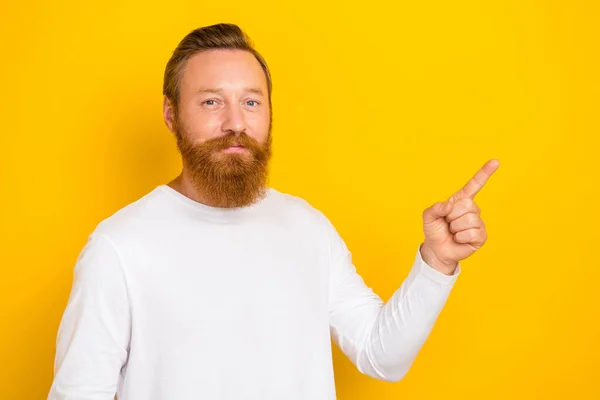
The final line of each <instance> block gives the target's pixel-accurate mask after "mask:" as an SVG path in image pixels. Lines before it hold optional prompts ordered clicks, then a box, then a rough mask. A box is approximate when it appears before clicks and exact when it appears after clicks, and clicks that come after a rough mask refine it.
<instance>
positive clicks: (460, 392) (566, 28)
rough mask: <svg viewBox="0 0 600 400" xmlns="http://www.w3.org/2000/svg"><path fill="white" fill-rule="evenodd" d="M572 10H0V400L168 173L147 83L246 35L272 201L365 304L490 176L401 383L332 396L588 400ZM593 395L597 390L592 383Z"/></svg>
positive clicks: (592, 31)
mask: <svg viewBox="0 0 600 400" xmlns="http://www.w3.org/2000/svg"><path fill="white" fill-rule="evenodd" d="M597 4H598V3H596V2H594V1H592V0H590V1H562V2H559V1H548V0H544V1H537V2H525V1H517V0H514V1H498V2H488V1H483V0H482V1H444V0H437V1H431V2H414V1H410V2H408V1H406V2H401V3H400V4H397V3H396V2H391V1H390V2H384V1H380V0H377V1H370V2H368V3H366V4H363V3H354V4H352V3H349V2H347V1H338V2H337V3H334V2H325V1H322V0H320V1H314V0H310V1H302V2H297V3H287V2H283V1H274V0H273V1H259V2H248V1H220V2H219V1H212V2H208V1H177V0H173V1H168V2H154V3H153V4H148V2H146V1H127V2H125V1H124V2H117V1H102V2H99V1H98V2H94V3H90V2H80V1H52V2H50V1H47V2H44V1H39V0H32V1H25V2H6V4H4V5H3V7H2V14H1V16H0V34H1V36H2V40H1V41H0V43H1V46H2V47H1V52H0V55H1V57H2V60H1V62H0V79H1V86H0V87H1V89H2V99H1V107H0V110H1V112H2V134H1V135H0V179H1V190H2V192H1V193H2V195H1V198H0V205H1V207H0V210H1V211H0V246H1V249H0V250H1V251H0V268H1V270H0V273H1V274H0V305H1V308H0V343H1V345H0V346H1V347H0V357H1V363H0V398H2V399H42V398H45V396H46V395H47V392H48V388H49V386H50V383H51V379H52V363H53V359H54V344H55V338H56V331H57V327H58V323H59V321H60V317H61V315H62V312H63V309H64V306H65V305H66V300H67V297H68V293H69V290H70V287H71V279H72V270H73V266H74V261H75V258H76V256H77V254H78V253H79V251H80V250H81V248H82V246H83V244H84V243H85V240H86V237H87V235H88V234H89V233H90V232H91V230H92V229H93V228H94V227H95V225H96V224H97V223H98V222H99V221H100V220H102V219H104V218H106V217H108V216H109V215H110V214H112V213H113V212H115V211H116V210H118V209H119V208H121V207H123V206H124V205H126V204H128V203H129V202H132V201H133V200H136V199H137V198H139V197H141V196H142V195H144V194H145V193H147V192H149V191H150V190H152V189H153V188H154V187H155V186H156V185H158V184H161V183H165V182H167V181H168V180H170V179H171V178H172V177H173V176H175V174H176V173H177V172H178V171H179V167H180V163H179V158H178V154H177V151H176V148H175V143H174V140H173V138H172V136H171V135H170V134H169V133H168V131H167V129H166V127H165V126H164V123H163V121H162V115H161V100H162V95H161V88H162V77H163V70H164V66H165V64H166V62H167V60H168V58H169V56H170V54H171V51H172V50H173V49H174V47H175V46H176V44H177V43H178V41H179V40H180V39H181V38H182V37H183V36H184V35H185V34H187V33H188V32H189V31H190V30H192V29H194V28H196V27H199V26H202V25H208V24H213V23H217V22H224V21H225V22H234V23H237V24H239V25H240V26H241V27H242V28H243V29H245V30H246V31H247V32H248V33H249V34H250V36H251V37H252V38H253V40H254V42H255V43H256V46H257V48H258V49H259V51H261V52H262V53H263V55H264V56H265V57H266V59H267V61H268V63H269V65H270V67H271V69H272V75H273V79H274V93H273V102H274V135H275V142H274V146H275V156H274V159H273V164H272V169H271V170H272V175H271V185H272V186H273V187H275V188H277V189H279V190H281V191H284V192H289V193H292V194H295V195H299V196H302V197H304V198H306V199H307V200H309V201H310V202H311V203H312V204H313V205H314V206H316V207H317V208H319V209H321V210H322V211H323V212H325V213H326V215H328V216H329V217H330V219H331V220H332V221H333V222H334V224H335V225H336V227H337V228H338V229H339V230H340V232H341V233H342V235H343V237H344V238H345V240H346V242H347V243H348V246H349V247H350V249H351V250H352V252H353V255H354V260H355V263H356V265H357V268H358V270H359V272H360V273H361V275H363V277H364V279H365V281H366V282H367V283H368V284H369V285H370V286H372V287H373V288H374V289H375V291H376V292H377V293H378V294H380V295H381V297H382V298H384V299H386V300H387V298H389V296H390V295H391V294H392V293H393V291H394V290H395V289H396V288H397V287H398V286H399V285H400V283H401V282H402V280H403V279H404V277H405V276H406V274H407V272H408V270H409V268H410V266H411V264H412V261H413V259H414V256H415V252H416V249H417V246H418V244H419V243H420V242H421V241H422V238H423V237H422V226H421V223H422V221H421V212H422V211H423V209H425V208H426V207H428V206H430V205H431V204H433V203H434V202H435V201H440V200H445V199H446V198H447V197H448V196H450V195H451V194H452V193H453V192H454V191H455V190H457V189H459V188H460V187H461V186H462V185H463V184H464V183H465V182H466V181H467V180H468V179H469V178H471V176H472V175H473V174H474V173H475V172H476V171H477V169H478V168H480V167H481V166H482V165H483V163H484V162H485V161H487V160H488V159H490V158H497V159H499V160H500V162H501V166H500V168H499V170H498V171H497V172H496V174H495V175H494V176H493V177H492V178H491V180H490V181H489V182H488V185H487V186H486V187H485V188H484V189H483V191H482V192H481V193H480V194H479V195H478V196H477V198H476V200H477V203H478V204H479V206H480V207H481V209H482V217H483V218H484V220H485V221H486V224H487V229H488V232H489V239H488V242H487V243H486V245H485V246H484V247H483V248H482V249H481V250H480V251H478V252H476V253H475V254H474V255H473V256H472V257H470V258H469V259H467V260H464V261H463V264H462V265H463V268H464V269H463V271H464V273H463V275H462V276H461V278H460V279H459V281H458V282H457V285H456V287H455V288H454V291H453V293H452V295H451V297H450V299H449V301H448V303H447V306H446V308H445V309H444V311H443V312H442V314H441V316H440V318H439V320H438V322H437V324H436V326H435V328H434V330H433V332H432V334H431V335H430V337H429V340H428V341H427V343H426V344H425V346H424V348H423V350H422V352H421V353H420V354H419V356H418V358H417V360H416V362H415V364H414V365H413V368H412V369H411V371H410V372H409V374H408V375H407V376H406V377H405V379H403V380H402V381H401V382H400V383H396V384H391V383H386V382H379V381H376V380H374V379H371V378H368V377H365V376H362V375H360V374H359V373H358V372H357V371H356V369H355V368H354V367H353V366H352V365H351V364H350V362H349V361H348V360H347V359H346V358H345V357H344V356H343V355H342V354H341V352H340V351H339V350H337V348H336V351H335V354H334V355H335V369H336V383H337V390H338V398H339V399H348V400H350V399H432V398H437V399H440V398H444V399H567V398H568V399H592V398H600V388H599V386H598V383H597V380H598V375H599V373H600V361H599V360H600V344H599V341H600V311H599V309H600V307H599V305H600V300H599V293H600V289H599V286H598V283H599V282H600V253H599V249H600V243H599V242H600V233H599V227H600V219H599V217H598V216H599V214H600V201H599V200H598V199H599V195H600V190H599V186H600V185H599V184H600V176H599V175H600V174H599V172H600V168H599V167H598V163H599V160H598V158H599V157H598V153H599V151H600V141H599V139H598V134H599V128H600V117H599V114H600V112H599V107H600V78H599V76H600V75H599V74H600V72H599V71H600V58H599V48H598V43H599V42H598V39H599V36H600V28H599V26H600V13H599V7H598V5H597ZM595 382H596V383H595Z"/></svg>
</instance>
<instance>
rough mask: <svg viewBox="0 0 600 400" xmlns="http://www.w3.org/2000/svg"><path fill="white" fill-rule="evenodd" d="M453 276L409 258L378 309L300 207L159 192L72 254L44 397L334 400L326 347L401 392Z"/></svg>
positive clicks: (314, 216) (322, 229)
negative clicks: (223, 204)
mask: <svg viewBox="0 0 600 400" xmlns="http://www.w3.org/2000/svg"><path fill="white" fill-rule="evenodd" d="M390 268H394V266H390ZM459 273H460V266H459V268H458V269H457V271H456V273H455V274H454V275H452V276H448V275H444V274H442V273H440V272H438V271H436V270H434V269H433V268H431V267H430V266H429V265H427V264H426V263H425V262H424V261H423V259H422V258H421V254H420V252H419V248H417V254H416V257H415V261H414V265H413V266H412V269H411V271H410V273H409V274H408V277H407V278H406V279H405V280H404V282H403V283H402V285H401V286H400V288H399V289H398V290H397V291H396V292H395V293H394V294H393V296H392V297H391V298H390V299H389V301H388V302H387V303H384V302H383V301H382V300H381V298H380V297H379V296H378V295H376V294H375V293H374V292H373V291H372V290H371V288H370V287H368V286H366V285H365V283H364V281H363V279H362V278H361V277H360V275H358V274H357V272H356V269H355V267H354V265H353V264H352V261H351V254H350V252H349V251H348V249H347V247H346V245H345V243H344V241H343V240H342V239H341V237H340V236H339V235H338V233H337V231H336V230H335V228H334V227H333V226H332V224H331V223H330V222H329V220H328V219H327V218H326V217H325V216H324V215H323V214H322V213H321V212H320V211H318V210H316V209H315V208H313V207H311V206H310V205H309V204H308V203H307V202H306V201H304V200H302V199H301V198H299V197H296V196H292V195H289V194H283V193H281V192H279V191H277V190H275V189H272V188H270V189H269V192H268V196H267V197H265V198H264V199H263V200H261V201H260V202H258V203H256V204H255V205H253V206H250V207H243V208H237V209H221V208H214V207H210V206H207V205H204V204H201V203H198V202H196V201H194V200H192V199H190V198H188V197H186V196H184V195H182V194H180V193H179V192H177V191H176V190H174V189H172V188H171V187H169V186H167V185H160V186H157V187H156V188H155V189H154V190H153V191H152V192H150V193H148V194H147V195H145V196H144V197H142V198H141V199H139V200H138V201H136V202H134V203H131V204H129V205H127V206H126V207H124V208H123V209H121V210H120V211H118V212H116V213H115V214H113V215H112V216H111V217H109V218H107V219H105V220H104V221H102V222H101V223H100V224H99V225H98V226H97V227H96V229H95V230H94V232H93V233H92V234H91V235H90V237H89V239H88V242H87V244H86V245H85V247H84V248H83V250H82V251H81V253H80V255H79V257H78V259H77V262H76V265H75V274H74V280H73V287H72V290H71V294H70V297H69V300H68V304H67V307H66V310H65V312H64V315H63V317H62V320H61V323H60V327H59V330H58V338H57V349H56V360H55V366H54V373H55V375H54V381H53V383H52V387H51V389H50V393H49V396H48V399H49V400H59V399H61V400H100V399H103V400H113V398H114V396H115V394H117V395H118V399H119V400H192V399H193V400H201V399H207V400H208V399H210V400H239V399H245V400H259V399H260V400H282V399H287V400H308V399H310V400H333V399H335V398H336V395H335V386H334V377H333V364H332V349H331V339H333V340H334V342H335V343H336V344H337V345H338V346H339V347H340V349H341V350H342V351H343V353H344V354H345V355H346V356H347V357H348V358H349V359H350V360H351V361H352V362H353V363H354V364H355V365H356V366H357V368H358V370H359V371H360V372H362V373H364V374H367V375H369V376H371V377H373V378H376V379H381V380H386V381H398V380H399V379H401V378H402V377H403V376H404V375H405V374H406V372H407V371H408V369H409V368H410V366H411V364H412V363H413V361H414V359H415V357H416V356H417V353H418V352H419V350H420V348H421V347H422V345H423V343H424V342H425V340H426V339H427V337H428V335H429V333H430V331H431V329H432V328H433V326H434V323H435V321H436V318H437V317H438V314H439V313H440V311H441V310H442V308H443V306H444V304H445V302H446V299H447V297H448V295H449V293H450V290H451V289H452V286H453V284H454V282H455V280H456V279H457V276H458V275H459Z"/></svg>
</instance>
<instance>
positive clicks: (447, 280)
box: [415, 244, 461, 286]
mask: <svg viewBox="0 0 600 400" xmlns="http://www.w3.org/2000/svg"><path fill="white" fill-rule="evenodd" d="M415 267H416V269H417V271H418V273H419V274H422V275H425V276H427V277H428V278H429V279H431V280H432V281H434V282H436V283H437V284H439V285H442V286H451V285H453V284H454V282H455V281H456V279H457V278H458V276H459V275H460V272H461V268H460V262H459V263H458V265H457V266H456V269H455V270H454V274H452V275H446V274H443V273H441V272H440V271H438V270H436V269H435V268H433V267H432V266H430V265H429V264H427V263H426V262H425V261H424V260H423V256H422V255H421V245H420V244H419V246H417V255H416V257H415Z"/></svg>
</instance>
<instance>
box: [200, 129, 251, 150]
mask: <svg viewBox="0 0 600 400" xmlns="http://www.w3.org/2000/svg"><path fill="white" fill-rule="evenodd" d="M231 146H243V147H246V148H248V149H250V150H255V151H258V150H260V149H261V148H262V147H263V146H262V145H261V144H260V143H259V142H258V141H257V140H256V139H254V138H253V137H250V136H248V134H246V132H241V133H239V134H235V133H228V134H226V135H223V136H218V137H215V138H212V139H208V140H206V141H205V142H204V143H202V147H205V148H210V149H212V150H224V149H226V148H228V147H231Z"/></svg>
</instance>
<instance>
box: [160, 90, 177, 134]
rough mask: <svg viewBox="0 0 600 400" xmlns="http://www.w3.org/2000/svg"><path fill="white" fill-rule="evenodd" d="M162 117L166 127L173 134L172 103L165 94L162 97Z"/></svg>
mask: <svg viewBox="0 0 600 400" xmlns="http://www.w3.org/2000/svg"><path fill="white" fill-rule="evenodd" d="M163 118H164V120H165V124H166V125H167V128H169V130H170V131H171V133H173V134H175V131H174V128H173V127H174V125H175V110H174V109H173V104H172V103H171V101H170V100H169V99H168V97H167V96H164V98H163Z"/></svg>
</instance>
